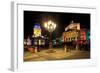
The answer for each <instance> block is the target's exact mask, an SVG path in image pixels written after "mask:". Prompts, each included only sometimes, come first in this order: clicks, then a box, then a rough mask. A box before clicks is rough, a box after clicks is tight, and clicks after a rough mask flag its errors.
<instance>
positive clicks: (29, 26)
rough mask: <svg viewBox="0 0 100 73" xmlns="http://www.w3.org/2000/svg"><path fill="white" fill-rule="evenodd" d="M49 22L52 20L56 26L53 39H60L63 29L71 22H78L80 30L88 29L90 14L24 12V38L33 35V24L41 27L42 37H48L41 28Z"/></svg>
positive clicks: (46, 32)
mask: <svg viewBox="0 0 100 73" xmlns="http://www.w3.org/2000/svg"><path fill="white" fill-rule="evenodd" d="M49 20H52V21H53V22H55V23H56V25H57V27H56V29H55V30H54V32H53V34H52V35H53V37H61V35H62V32H64V30H65V27H67V26H68V25H69V24H70V22H71V21H72V20H73V21H74V22H79V23H80V24H81V25H80V26H81V28H86V29H90V14H83V13H82V14H81V13H60V12H36V11H24V38H27V37H28V36H32V35H33V27H34V25H35V24H40V25H41V28H42V35H49V32H48V31H47V30H46V29H45V28H44V26H43V24H44V22H46V21H49Z"/></svg>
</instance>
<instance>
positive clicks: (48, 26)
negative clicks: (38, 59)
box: [44, 20, 56, 52]
mask: <svg viewBox="0 0 100 73" xmlns="http://www.w3.org/2000/svg"><path fill="white" fill-rule="evenodd" d="M44 27H45V28H46V29H47V30H48V31H49V32H50V43H49V51H48V52H54V51H53V49H52V32H53V31H54V30H55V28H56V24H55V23H54V22H52V21H51V20H50V21H48V22H45V23H44Z"/></svg>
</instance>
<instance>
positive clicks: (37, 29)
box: [33, 25, 41, 37]
mask: <svg viewBox="0 0 100 73" xmlns="http://www.w3.org/2000/svg"><path fill="white" fill-rule="evenodd" d="M33 35H34V37H39V36H41V27H40V26H39V25H35V26H34V29H33Z"/></svg>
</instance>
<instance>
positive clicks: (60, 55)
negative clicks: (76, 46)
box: [24, 49, 90, 61]
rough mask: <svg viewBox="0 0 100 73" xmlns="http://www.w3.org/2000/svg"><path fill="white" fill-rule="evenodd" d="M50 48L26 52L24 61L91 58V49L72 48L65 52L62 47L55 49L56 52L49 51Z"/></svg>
mask: <svg viewBox="0 0 100 73" xmlns="http://www.w3.org/2000/svg"><path fill="white" fill-rule="evenodd" d="M47 51H48V50H42V51H40V52H37V53H31V52H25V53H24V61H49V60H71V59H89V58H90V52H89V51H76V50H71V51H70V52H65V51H64V50H62V49H54V52H52V53H49V52H47Z"/></svg>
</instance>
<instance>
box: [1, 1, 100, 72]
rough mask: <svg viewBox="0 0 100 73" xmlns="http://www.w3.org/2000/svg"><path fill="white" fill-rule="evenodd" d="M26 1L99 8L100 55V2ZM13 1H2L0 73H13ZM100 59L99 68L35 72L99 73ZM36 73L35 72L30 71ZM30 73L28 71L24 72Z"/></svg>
mask: <svg viewBox="0 0 100 73" xmlns="http://www.w3.org/2000/svg"><path fill="white" fill-rule="evenodd" d="M24 1H31V2H33V3H37V4H39V3H40V4H52V5H66V6H67V5H69V6H70V5H75V6H80V5H81V6H86V7H87V6H92V7H93V6H95V7H96V8H97V19H96V20H97V24H96V26H95V27H94V28H97V30H94V31H95V32H96V33H95V34H94V35H95V42H96V44H95V45H96V48H97V49H98V51H97V55H100V53H99V51H100V46H99V37H100V33H99V31H100V29H99V27H100V25H99V23H100V22H99V19H100V4H99V3H100V2H99V0H24ZM10 3H11V0H0V73H4V72H5V73H11V71H10V70H9V67H10V53H11V52H10V51H11V49H10V45H11V41H10V40H11V38H10V35H11V33H10V32H11V31H10V30H11V24H10V22H11V11H10V9H11V7H10ZM94 49H95V48H94ZM99 61H100V57H98V66H97V67H86V68H85V67H82V68H68V69H66V68H65V69H61V70H57V69H56V70H45V71H35V72H36V73H40V72H41V73H42V72H43V73H51V72H58V73H63V72H64V73H68V72H69V73H80V72H81V73H87V72H88V73H99V71H100V70H99V68H100V63H99ZM30 72H34V71H30ZM23 73H28V71H26V72H23Z"/></svg>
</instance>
